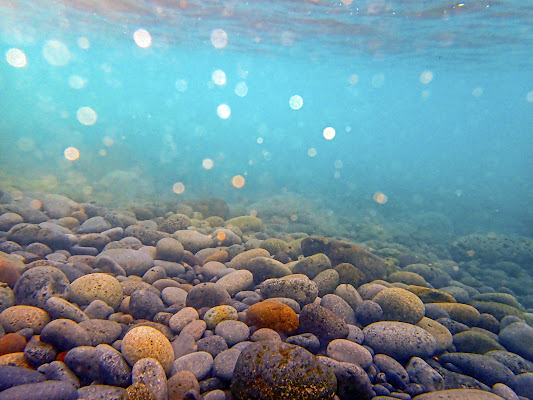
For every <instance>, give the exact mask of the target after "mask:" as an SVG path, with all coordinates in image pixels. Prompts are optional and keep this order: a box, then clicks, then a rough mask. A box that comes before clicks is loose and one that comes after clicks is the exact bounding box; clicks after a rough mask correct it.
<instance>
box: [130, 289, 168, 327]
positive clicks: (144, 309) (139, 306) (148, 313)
mask: <svg viewBox="0 0 533 400" xmlns="http://www.w3.org/2000/svg"><path fill="white" fill-rule="evenodd" d="M164 309H165V305H164V304H163V301H162V300H161V298H160V297H159V296H158V295H156V294H154V293H152V292H150V291H148V290H144V289H141V290H136V291H135V292H133V293H132V294H131V296H130V302H129V306H128V313H129V314H131V315H132V316H133V318H135V319H148V320H152V319H153V318H154V316H155V315H156V314H157V313H159V312H161V311H163V310H164Z"/></svg>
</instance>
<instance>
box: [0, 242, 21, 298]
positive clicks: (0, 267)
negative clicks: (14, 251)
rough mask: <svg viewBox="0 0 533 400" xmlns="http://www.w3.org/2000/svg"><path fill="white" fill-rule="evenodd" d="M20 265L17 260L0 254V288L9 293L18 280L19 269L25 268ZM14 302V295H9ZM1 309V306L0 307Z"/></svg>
mask: <svg viewBox="0 0 533 400" xmlns="http://www.w3.org/2000/svg"><path fill="white" fill-rule="evenodd" d="M21 264H22V263H21V262H20V261H18V260H14V259H13V258H11V257H9V256H8V255H7V254H5V253H1V252H0V284H1V285H2V286H1V287H5V288H8V289H9V291H11V288H12V287H14V286H15V284H16V283H17V281H18V279H19V278H20V272H19V269H20V268H25V267H23V266H22V265H23V264H22V265H21ZM10 297H13V300H14V295H13V293H11V296H10ZM0 307H1V305H0Z"/></svg>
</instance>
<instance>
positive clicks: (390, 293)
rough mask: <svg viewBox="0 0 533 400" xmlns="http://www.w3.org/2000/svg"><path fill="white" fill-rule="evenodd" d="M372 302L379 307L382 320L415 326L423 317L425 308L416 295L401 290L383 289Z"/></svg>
mask: <svg viewBox="0 0 533 400" xmlns="http://www.w3.org/2000/svg"><path fill="white" fill-rule="evenodd" d="M372 300H373V301H375V302H376V303H378V304H379V305H380V306H381V309H382V310H383V319H384V320H387V321H399V322H406V323H408V324H416V323H417V322H418V321H420V320H421V319H422V317H423V316H424V312H425V308H424V303H422V300H420V298H419V297H418V296H417V295H416V294H413V293H411V292H410V291H408V290H405V289H402V288H396V287H394V288H387V289H383V290H381V291H380V292H379V293H377V294H376V295H375V296H374V298H373V299H372Z"/></svg>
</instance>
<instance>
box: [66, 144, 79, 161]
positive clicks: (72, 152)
mask: <svg viewBox="0 0 533 400" xmlns="http://www.w3.org/2000/svg"><path fill="white" fill-rule="evenodd" d="M64 154H65V158H66V159H67V160H69V161H76V160H77V159H78V158H80V151H79V150H78V149H77V148H75V147H72V146H71V147H67V148H66V149H65V152H64Z"/></svg>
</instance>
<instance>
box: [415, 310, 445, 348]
mask: <svg viewBox="0 0 533 400" xmlns="http://www.w3.org/2000/svg"><path fill="white" fill-rule="evenodd" d="M416 326H418V327H420V328H422V329H424V330H426V331H428V332H429V333H430V334H431V335H432V336H433V337H434V338H435V342H436V345H437V347H436V348H435V352H436V353H442V352H443V351H445V350H447V349H449V348H450V346H451V345H452V343H453V341H454V338H453V336H452V334H451V333H450V331H449V330H448V328H446V327H445V326H444V325H442V324H440V323H439V322H437V321H434V320H432V319H430V318H427V317H423V318H422V319H421V320H420V321H419V322H418V323H417V324H416Z"/></svg>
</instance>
